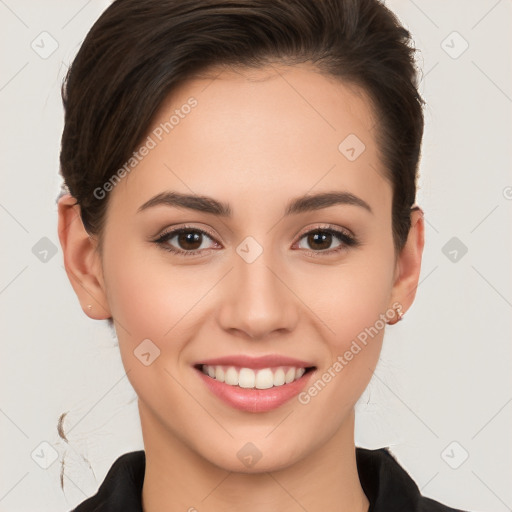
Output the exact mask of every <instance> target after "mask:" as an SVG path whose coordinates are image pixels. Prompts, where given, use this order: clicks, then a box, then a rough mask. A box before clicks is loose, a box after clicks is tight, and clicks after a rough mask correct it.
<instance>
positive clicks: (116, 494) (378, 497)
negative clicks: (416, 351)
mask: <svg viewBox="0 0 512 512" xmlns="http://www.w3.org/2000/svg"><path fill="white" fill-rule="evenodd" d="M356 463H357V471H358V473H359V480H360V481H361V487H362V488H363V491H364V493H365V494H366V497H367V498H368V501H369V502H370V508H369V509H368V512H402V511H403V512H464V511H462V510H460V509H455V508H450V507H447V506H446V505H443V504H441V503H439V502H438V501H435V500H433V499H430V498H427V497H425V496H422V495H421V494H420V492H419V490H418V487H417V485H416V484H415V483H414V481H413V480H412V478H411V477H410V476H409V474H408V473H407V472H406V471H405V470H404V469H403V468H402V467H401V466H400V464H399V463H398V462H397V460H396V459H395V458H394V457H393V455H392V454H391V453H390V452H389V451H388V448H379V449H378V450H368V449H366V448H359V447H356ZM145 469H146V454H145V452H144V450H139V451H135V452H129V453H125V454H124V455H121V456H120V457H119V458H118V459H117V460H116V461H115V462H114V464H113V465H112V467H111V468H110V469H109V471H108V473H107V476H106V477H105V480H104V481H103V483H102V484H101V486H100V488H99V489H98V492H97V493H96V494H95V495H94V496H92V497H90V498H88V499H86V500H85V501H83V502H82V503H81V504H80V505H78V507H76V508H75V509H73V510H72V511H71V512H142V484H143V482H144V473H145Z"/></svg>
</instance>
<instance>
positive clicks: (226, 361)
mask: <svg viewBox="0 0 512 512" xmlns="http://www.w3.org/2000/svg"><path fill="white" fill-rule="evenodd" d="M203 364H206V365H209V366H238V367H241V368H258V369H261V368H270V367H272V366H294V367H296V368H309V367H313V366H314V365H313V363H311V362H309V361H304V360H301V359H295V358H294V357H286V356H281V355H279V354H269V355H266V356H260V357H252V356H246V355H240V354H239V355H232V356H224V357H216V358H214V359H205V360H203V361H200V362H198V363H196V364H195V366H201V365H203Z"/></svg>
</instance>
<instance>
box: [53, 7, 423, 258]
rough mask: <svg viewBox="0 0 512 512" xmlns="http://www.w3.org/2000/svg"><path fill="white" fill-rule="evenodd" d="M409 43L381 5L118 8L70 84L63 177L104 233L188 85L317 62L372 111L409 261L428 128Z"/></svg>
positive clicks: (95, 30) (82, 54)
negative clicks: (131, 175)
mask: <svg viewBox="0 0 512 512" xmlns="http://www.w3.org/2000/svg"><path fill="white" fill-rule="evenodd" d="M410 43H411V38H410V34H409V32H408V31H407V30H406V29H405V28H404V27H403V26H402V25H401V24H400V22H399V21H398V19H397V18H396V16H395V15H394V14H393V13H392V12H391V11H389V10H388V9H387V8H386V7H385V6H384V5H383V3H381V2H379V1H377V0H116V1H114V2H113V3H112V4H111V5H110V7H108V8H107V9H106V10H105V11H104V12H103V14H102V15H101V16H100V17H99V19H98V20H97V21H96V23H95V24H94V26H93V27H92V28H91V30H90V31H89V33H88V34H87V37H86V38H85V40H84V42H83V44H82V46H81V48H80V50H79V52H78V54H77V55H76V57H75V59H74V61H73V63H72V65H71V66H70V68H69V70H68V73H67V76H66V79H65V81H64V83H63V86H62V99H63V103H64V107H65V124H64V131H63V134H62V147H61V153H60V164H61V172H62V175H63V177H64V182H65V186H66V187H67V189H68V190H69V192H70V193H71V195H72V196H74V198H75V199H76V201H77V202H78V203H79V204H80V207H81V217H82V221H83V223H84V226H85V228H86V229H87V231H88V232H89V233H90V234H95V235H101V231H102V226H103V224H104V219H105V211H106V208H107V204H108V197H105V198H98V197H96V195H95V193H94V191H95V190H98V188H99V187H102V186H103V185H104V184H105V183H106V182H107V181H109V179H112V176H113V175H114V173H115V172H116V171H118V170H119V169H120V168H121V167H122V166H123V164H124V163H125V162H126V161H127V160H128V159H129V158H130V157H131V156H132V153H133V151H134V150H136V149H137V147H138V145H139V144H140V142H141V141H142V140H143V139H144V137H145V136H146V135H147V132H148V131H149V129H150V126H151V122H152V119H153V118H154V116H155V115H156V114H157V112H158V110H159V107H161V106H162V103H163V102H164V100H165V99H166V98H167V97H168V95H169V94H170V93H171V92H172V91H173V90H174V89H175V88H176V86H177V85H178V84H180V83H182V82H184V81H186V80H187V79H190V78H191V77H193V76H194V74H197V73H200V72H203V71H205V70H206V69H207V68H211V67H213V66H219V65H222V66H234V67H236V66H241V67H261V66H264V65H265V64H268V63H271V62H282V63H284V64H292V65H293V64H294V63H301V62H306V61H309V62H312V63H314V64H315V65H316V67H317V69H318V70H319V72H321V73H325V74H327V75H331V76H334V77H337V78H339V79H341V80H343V81H345V82H346V83H350V84H354V85H356V86H359V87H361V88H362V90H363V91H364V92H366V94H367V96H368V97H369V99H370V101H371V103H372V106H373V109H374V110H373V112H374V114H375V118H376V119H377V120H378V121H377V131H376V133H377V136H376V139H377V142H378V148H379V150H380V154H381V158H382V163H383V167H384V171H383V172H384V173H385V176H386V178H387V179H388V180H389V181H390V183H391V184H392V189H393V205H392V224H393V242H394V247H395V251H396V253H398V252H399V251H400V250H401V249H402V247H403V245H404V244H405V242H406V240H407V235H408V233H409V229H410V213H411V207H412V205H413V203H414V201H415V196H416V181H417V167H418V161H419V157H420V146H421V138H422V135H423V122H424V121H423V111H422V106H423V100H422V98H421V97H420V95H419V93H418V91H417V76H416V69H415V65H414V51H415V50H414V48H413V47H412V45H411V44H410ZM340 142H341V141H340ZM100 242H101V236H100Z"/></svg>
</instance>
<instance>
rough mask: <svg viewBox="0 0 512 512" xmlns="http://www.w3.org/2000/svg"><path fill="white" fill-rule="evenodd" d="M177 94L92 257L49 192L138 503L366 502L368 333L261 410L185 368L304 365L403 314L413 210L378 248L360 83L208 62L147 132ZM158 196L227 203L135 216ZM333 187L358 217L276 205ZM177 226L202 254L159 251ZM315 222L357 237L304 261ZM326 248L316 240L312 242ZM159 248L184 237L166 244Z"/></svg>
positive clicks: (418, 229)
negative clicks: (188, 228) (101, 352)
mask: <svg viewBox="0 0 512 512" xmlns="http://www.w3.org/2000/svg"><path fill="white" fill-rule="evenodd" d="M191 96H193V97H194V98H196V99H197V101H198V104H197V106H196V107H195V108H194V109H193V110H192V111H191V113H190V114H188V115H187V116H186V117H185V118H184V119H181V120H180V123H179V124H178V125H177V126H175V127H174V129H173V130H172V132H170V134H169V135H167V136H166V137H165V138H164V139H163V140H162V141H161V142H159V143H158V145H157V146H156V147H155V148H154V149H152V150H151V151H150V152H149V154H148V155H147V156H146V157H144V159H143V160H142V161H141V162H140V163H139V164H138V165H137V167H136V168H135V169H134V170H132V171H131V173H130V174H128V175H127V176H126V177H125V178H123V179H122V180H121V182H120V183H119V184H118V185H117V186H116V187H115V188H114V189H113V190H112V191H111V192H110V195H109V198H108V199H109V205H108V210H107V217H106V224H105V229H104V232H103V233H102V237H103V238H102V248H101V252H100V251H99V250H98V240H97V239H96V238H95V237H90V236H89V235H88V234H87V233H86V231H85V230H84V228H83V225H82V222H81V220H80V218H79V217H78V214H79V207H78V206H73V202H74V200H73V199H72V198H71V197H70V196H64V197H63V198H62V199H61V200H60V202H59V236H60V240H61V244H62V248H63V253H64V260H65V268H66V271H67V273H68V276H69V278H70V281H71V283H72V285H73V287H74V289H75V292H76V294H77V296H78V298H79V300H80V304H81V306H82V308H83V310H84V312H85V313H86V314H87V315H88V316H89V317H91V318H94V319H105V318H109V317H112V318H113V319H114V321H115V326H116V330H117V334H118V338H119V348H120V352H121V357H122V361H123V364H124V367H125V369H126V371H127V372H128V378H129V380H130V382H131V384H132V386H133V388H134V389H135V391H136V393H137V395H138V397H139V400H138V404H139V412H140V418H141V426H142V434H143V440H144V448H145V451H146V461H147V465H146V475H145V480H144V487H143V491H142V499H143V506H144V510H145V512H156V511H158V510H164V509H165V510H168V511H178V510H179V511H183V510H189V508H190V507H195V508H196V509H197V510H198V511H199V512H202V511H212V512H213V511H219V510H227V511H235V510H240V509H242V508H243V510H245V511H249V512H256V511H257V512H259V511H268V510H280V511H286V512H288V511H289V512H292V511H303V510H304V509H306V510H308V511H309V512H316V511H323V510H332V511H334V510H336V511H340V512H343V511H347V512H348V511H351V512H353V511H366V510H368V506H369V502H368V499H367V497H366V496H365V494H364V492H363V489H362V487H361V484H360V481H359V478H358V474H357V466H356V459H355V446H354V405H355V404H356V402H357V400H358V399H359V397H360V396H361V394H362V393H363V391H364V389H365V388H366V386H367V385H368V383H369V381H370V379H371V377H372V372H373V370H374V368H375V367H376V365H377V362H378V358H379V353H380V350H381V347H382V340H383V336H384V331H385V329H381V330H379V333H378V335H376V336H374V337H373V338H371V341H369V342H368V344H367V345H366V346H365V347H364V348H363V350H361V351H360V352H359V353H358V354H357V356H355V357H354V358H353V359H352V360H351V361H350V362H349V363H348V364H347V365H346V366H345V367H344V368H343V370H342V371H341V372H339V373H338V374H337V375H336V377H335V378H333V379H332V380H331V382H329V383H328V384H327V385H326V386H325V387H324V388H323V389H322V390H321V392H319V393H318V394H317V395H316V396H315V397H313V398H311V400H310V401H309V403H307V404H301V403H299V402H298V400H297V399H296V398H295V399H292V400H290V401H289V402H287V403H285V404H284V405H283V406H281V407H279V408H277V409H274V410H272V411H268V412H265V413H252V412H245V411H239V410H236V409H233V408H231V407H230V406H229V405H227V404H225V403H224V402H222V401H220V400H219V399H218V398H217V397H216V396H215V395H213V394H212V393H211V392H210V391H209V390H208V389H207V387H206V386H205V385H204V383H203V382H202V381H201V379H199V378H198V375H197V374H196V370H194V369H193V368H192V365H193V364H195V363H197V362H198V361H200V360H203V359H209V358H213V357H219V356H224V355H230V354H238V353H244V354H249V355H253V356H258V355H265V354H271V353H278V354H283V355H290V356H292V357H297V358H301V359H305V360H307V361H311V362H313V364H314V365H315V366H316V367H317V371H316V373H317V375H318V376H320V375H321V374H322V373H323V372H325V371H326V370H327V369H328V368H329V367H332V365H333V362H334V361H335V360H336V358H337V357H338V356H339V355H343V354H344V353H345V352H346V351H347V350H348V348H349V347H350V344H351V342H352V341H353V340H354V339H355V338H356V336H357V335H358V334H359V333H360V332H361V331H363V330H364V329H365V328H367V327H369V326H372V325H374V324H375V322H376V320H378V319H379V315H380V314H383V313H385V312H386V311H389V310H390V308H392V305H393V303H395V302H398V303H400V304H401V305H402V312H404V313H405V312H406V311H407V309H408V308H409V307H410V305H411V304H412V302H413V300H414V297H415V292H416V287H417V284H418V278H419V274H420V266H421V257H422V252H423V245H424V222H423V215H422V212H421V210H419V211H414V212H412V214H411V222H412V226H411V230H410V232H409V237H408V240H407V243H406V245H405V247H404V249H403V250H402V251H401V252H400V254H395V252H394V248H393V239H392V224H391V201H392V189H391V184H390V183H389V181H387V180H386V179H385V178H384V177H383V174H382V171H381V169H382V164H381V163H380V159H379V155H378V152H377V146H376V142H375V138H374V137H375V133H374V130H375V128H374V124H375V120H374V118H373V113H372V111H371V108H370V106H369V105H370V104H369V101H368V99H367V98H366V96H365V95H364V94H363V93H362V92H361V91H360V90H358V89H356V88H354V87H349V86H347V85H344V84H343V83H341V82H339V81H335V80H334V79H332V78H327V77H325V76H322V75H321V74H319V73H318V72H316V70H315V69H314V68H312V67H310V66H309V65H307V64H302V65H297V66H292V67H288V66H284V65H283V66H276V65H273V66H270V65H269V66H267V67H266V68H263V69H259V70H250V71H247V70H245V71H241V70H236V71H235V70H227V69H224V70H222V72H221V74H219V75H218V76H216V78H215V79H214V80H212V79H211V78H210V77H207V76H203V77H197V78H195V79H194V80H191V81H189V82H187V83H185V84H183V85H182V86H180V88H179V89H177V90H176V91H174V93H173V95H172V96H171V97H170V98H169V99H168V101H167V102H166V103H165V105H163V107H162V109H161V111H160V113H159V115H158V117H157V118H156V119H155V122H154V126H155V127H156V126H158V125H159V123H161V122H163V121H165V120H168V118H169V116H170V114H172V112H173V111H174V109H175V108H180V106H181V105H183V104H185V103H186V102H187V100H188V98H190V97H191ZM351 133H353V134H356V135H357V137H358V138H359V139H360V140H361V141H363V142H364V144H365V146H366V149H365V151H364V152H363V153H362V154H361V155H360V156H359V157H358V158H357V159H356V160H355V161H353V162H351V161H349V160H348V159H347V158H346V157H345V156H344V155H343V154H342V153H341V152H340V151H339V150H338V145H339V144H340V142H341V141H342V140H343V139H344V138H345V137H346V136H347V135H348V134H351ZM167 190H173V191H178V192H182V193H194V194H200V195H207V196H211V197H213V198H215V199H217V200H219V201H223V202H226V203H229V205H230V207H231V209H232V212H233V213H232V218H231V219H228V218H220V217H218V216H215V215H213V214H210V213H202V212H196V211H192V210H188V209H185V208H173V207H170V206H165V205H160V206H157V207H154V208H148V209H146V210H144V211H143V212H139V213H137V209H138V208H139V207H140V206H141V205H142V204H143V203H145V202H146V201H147V200H148V199H150V198H151V197H153V196H155V195H156V194H159V193H161V192H163V191H167ZM339 190H345V191H349V192H351V193H353V194H355V195H356V196H358V197H360V198H361V199H363V200H364V201H366V202H367V203H368V204H369V205H370V206H371V209H372V211H373V213H370V212H368V211H367V210H365V209H364V208H361V207H358V206H355V205H347V204H341V205H335V206H330V207H328V208H323V209H318V210H315V211H310V212H304V213H300V214H297V215H291V216H287V217H285V216H284V209H285V205H286V204H287V203H288V201H290V200H291V199H292V198H295V197H297V196H301V195H304V194H306V193H310V194H313V193H317V192H327V191H339ZM185 223H186V224H192V226H193V227H194V228H198V229H208V230H210V231H211V232H212V233H213V234H214V235H215V237H214V239H211V238H209V237H208V236H206V237H203V243H202V244H201V245H200V246H199V244H196V246H193V247H200V249H199V251H201V250H202V251H203V252H202V254H201V255H200V256H199V257H188V256H180V255H174V254H172V253H170V252H167V251H165V250H164V249H163V248H162V247H160V246H158V245H157V244H155V243H153V242H152V241H151V240H154V239H155V238H157V237H158V235H159V234H161V233H162V232H163V231H164V230H165V229H166V228H169V227H171V226H172V227H180V226H182V225H183V224H185ZM325 223H328V224H330V225H332V226H333V227H335V228H337V229H347V230H350V232H351V233H352V234H353V235H355V236H356V237H357V238H358V240H360V242H361V244H360V245H359V246H357V247H345V248H344V249H343V250H342V251H340V252H337V253H331V254H330V255H327V254H325V253H323V254H319V253H320V251H319V249H318V246H315V245H312V243H311V242H309V243H308V237H307V236H306V237H304V236H303V235H304V234H305V233H308V232H309V231H312V230H313V231H314V230H315V229H317V230H318V229H319V226H322V225H324V224H325ZM247 236H251V237H253V238H254V239H255V240H256V241H257V242H258V243H259V245H260V246H261V247H262V249H263V252H262V254H261V255H260V256H259V257H258V258H257V259H256V260H255V261H254V262H252V263H248V262H247V261H245V260H244V259H243V258H241V257H240V256H239V254H238V253H237V252H236V249H237V247H238V246H239V245H240V243H241V242H242V241H243V240H244V239H245V238H246V237H247ZM300 240H302V241H301V242H299V241H300ZM340 243H343V242H340V240H339V239H337V238H336V237H333V238H332V239H331V242H330V244H329V241H328V242H327V245H326V247H327V249H328V250H329V249H331V248H335V247H337V246H339V245H340ZM167 244H171V245H172V246H174V247H177V248H181V249H185V250H186V249H187V248H188V247H191V246H190V245H189V246H187V245H183V244H181V245H180V244H179V242H178V238H177V237H174V238H173V239H172V241H168V242H167ZM299 244H300V245H299ZM210 249H211V250H210ZM189 250H190V249H189ZM308 250H309V251H310V252H315V250H316V252H317V256H316V257H315V256H312V255H309V254H308V253H307V251H308ZM88 304H91V305H92V308H88V307H87V305H88ZM390 321H391V322H393V321H396V318H394V319H391V320H390ZM144 339H150V340H152V342H153V343H154V344H155V345H156V346H158V348H159V349H160V351H161V352H160V356H159V357H157V358H156V359H155V360H154V361H153V362H152V364H150V365H149V366H145V365H143V364H141V362H140V361H139V359H138V358H137V357H135V356H134V353H133V352H134V350H135V349H136V348H137V346H138V345H139V344H140V343H141V341H142V340H144ZM316 378H317V377H315V378H313V379H312V380H311V381H310V382H311V383H313V382H314V381H315V380H316ZM248 442H250V443H253V444H254V445H255V446H256V447H257V450H259V453H260V454H261V458H260V460H259V461H258V462H257V463H256V464H254V465H253V466H251V467H246V466H244V464H242V463H241V461H240V460H239V458H238V457H237V452H238V451H239V450H240V449H241V448H242V447H243V446H244V445H245V444H246V443H248Z"/></svg>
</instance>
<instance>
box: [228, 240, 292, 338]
mask: <svg viewBox="0 0 512 512" xmlns="http://www.w3.org/2000/svg"><path fill="white" fill-rule="evenodd" d="M273 254H275V251H272V250H271V249H265V250H264V249H263V247H262V246H261V245H260V244H259V243H258V242H256V240H255V239H251V237H247V239H245V240H244V241H242V243H240V244H239V246H238V247H237V248H236V254H235V258H234V268H233V271H232V272H230V278H229V279H230V282H231V286H230V287H229V288H230V290H229V291H228V293H227V294H226V296H224V302H223V304H222V306H221V308H222V310H221V315H220V321H221V324H222V327H223V328H224V329H236V330H239V331H243V332H244V333H245V334H246V335H247V336H249V337H251V338H261V337H264V336H266V335H267V334H269V333H271V332H272V331H275V330H290V329H293V327H294V325H295V322H296V320H297V311H296V305H295V304H294V300H293V297H294V296H293V293H291V292H290V290H289V289H288V288H287V287H286V286H285V284H284V283H283V282H282V281H281V279H282V276H280V278H279V277H277V276H278V275H279V272H278V271H277V270H276V268H274V267H279V263H278V262H276V261H275V258H273ZM276 274H277V275H276Z"/></svg>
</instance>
